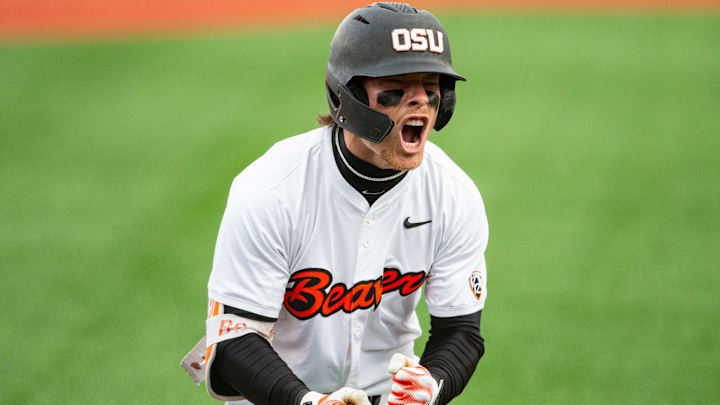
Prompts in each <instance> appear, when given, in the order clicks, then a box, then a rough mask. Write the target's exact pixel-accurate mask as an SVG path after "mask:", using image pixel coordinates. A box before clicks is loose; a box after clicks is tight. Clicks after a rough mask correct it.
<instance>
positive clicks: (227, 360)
mask: <svg viewBox="0 0 720 405" xmlns="http://www.w3.org/2000/svg"><path fill="white" fill-rule="evenodd" d="M236 311H240V310H237V309H236V308H231V307H225V312H226V313H238V312H236ZM247 314H248V313H243V315H244V316H246V317H248V316H247ZM251 315H252V314H251ZM256 316H259V315H256ZM248 318H250V317H248ZM251 319H252V318H251ZM216 350H217V352H216V354H215V360H214V361H213V364H212V368H211V370H210V371H211V373H212V381H213V390H214V391H215V392H217V393H219V394H225V395H232V394H237V393H242V394H243V396H245V398H247V399H248V400H249V401H250V402H252V403H254V404H256V405H298V404H299V403H300V400H301V399H302V397H303V396H304V395H305V394H306V393H307V392H309V391H310V390H309V389H308V388H307V386H306V385H305V384H304V383H303V382H302V381H300V379H299V378H297V376H295V374H294V373H293V372H292V370H290V367H288V365H287V364H286V363H285V362H284V361H283V360H282V359H281V358H280V356H279V355H278V354H277V352H275V350H274V349H273V348H272V347H271V346H270V343H268V341H267V340H265V339H264V338H262V337H261V336H260V335H258V334H256V333H249V334H247V335H243V336H240V337H237V338H234V339H230V340H225V341H222V342H220V343H218V344H217V348H216Z"/></svg>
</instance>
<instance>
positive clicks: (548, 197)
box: [0, 0, 720, 405]
mask: <svg viewBox="0 0 720 405" xmlns="http://www.w3.org/2000/svg"><path fill="white" fill-rule="evenodd" d="M367 3H369V2H358V1H332V2H331V1H316V2H312V3H298V4H296V3H292V2H290V1H285V0H282V1H276V2H273V3H269V2H267V3H266V2H260V1H246V2H245V1H244V2H237V1H229V0H212V1H210V0H207V1H204V2H200V1H196V0H177V1H169V0H156V1H150V2H147V1H144V2H140V1H135V0H122V1H116V2H112V3H110V2H108V4H102V3H101V2H98V1H91V0H75V1H73V0H56V1H50V0H0V142H1V143H0V184H2V194H1V197H0V219H1V226H0V257H1V258H2V261H1V262H0V263H1V265H2V282H1V283H0V304H2V308H3V309H4V310H3V311H2V313H1V314H0V322H1V325H2V333H0V345H2V347H4V348H5V350H4V351H5V354H4V355H3V356H2V357H3V366H2V367H0V403H3V404H26V403H40V404H42V403H53V404H79V403H80V404H82V403H96V402H102V403H112V404H115V403H117V404H131V403H138V404H141V403H182V404H185V403H207V404H211V403H217V402H216V401H214V400H211V399H210V398H209V397H208V396H207V394H206V393H205V391H204V388H203V387H197V386H195V385H193V383H192V382H191V380H190V379H189V378H188V377H187V375H186V374H185V371H184V370H183V369H182V368H181V367H180V366H179V362H180V359H181V358H182V356H183V355H184V354H185V353H186V351H187V350H189V349H190V348H191V347H192V346H193V345H194V344H195V342H196V341H197V339H198V338H199V337H201V336H202V334H203V333H204V318H205V312H206V303H207V301H206V293H207V291H206V283H207V278H208V275H209V273H210V268H211V263H212V254H213V248H214V243H215V237H216V233H217V230H218V226H219V223H220V219H221V216H222V213H223V210H224V207H225V202H226V198H227V193H228V191H229V186H230V183H231V181H232V179H233V177H234V176H235V175H236V174H237V173H239V172H240V171H241V170H242V169H243V168H244V167H245V166H247V165H248V164H249V163H250V162H252V161H253V160H254V159H255V158H257V157H258V156H259V155H261V154H262V153H264V151H265V150H266V149H267V148H268V147H270V146H271V145H272V144H273V143H275V142H277V141H278V140H280V139H283V138H286V137H288V136H292V135H295V134H298V133H301V132H305V131H307V130H311V129H313V128H315V127H316V126H317V124H316V123H315V117H316V116H317V114H319V113H324V112H326V111H327V105H326V100H325V95H324V90H323V81H324V72H325V61H326V58H327V54H328V48H329V43H330V38H331V36H332V34H333V32H334V29H335V27H336V26H337V24H338V23H339V21H340V19H341V18H342V17H343V16H344V15H346V14H347V13H349V12H350V11H351V10H352V9H354V8H356V7H360V6H364V5H366V4H367ZM414 4H415V5H418V6H421V7H422V8H427V9H429V10H430V11H432V12H434V14H436V15H437V16H438V17H439V18H440V20H441V21H442V22H443V24H444V25H445V28H446V30H447V32H448V35H449V37H450V38H451V43H452V50H453V56H454V63H455V68H456V70H457V71H458V72H460V73H461V74H462V75H464V76H465V77H467V78H468V79H469V80H468V82H467V83H460V84H459V85H458V98H459V99H458V105H457V109H456V112H455V116H454V119H453V120H452V122H451V123H450V124H449V126H448V127H447V128H446V129H444V130H443V131H442V132H441V133H435V134H433V136H432V137H431V140H432V141H434V142H435V143H437V144H439V145H440V146H441V147H442V148H444V149H445V151H446V152H448V154H449V155H450V156H451V157H452V158H453V159H454V160H455V161H456V162H457V163H458V164H459V165H460V166H461V167H462V168H464V169H465V170H466V172H467V173H468V174H469V175H470V176H471V177H472V178H473V179H474V181H475V183H476V184H477V185H478V187H479V188H480V190H481V192H482V194H483V196H484V199H485V203H486V208H487V212H488V218H489V222H490V244H489V247H488V251H487V261H488V278H489V281H488V285H489V299H488V301H487V305H486V308H485V310H484V316H483V325H482V334H483V336H484V337H485V339H486V347H487V352H486V355H485V357H484V358H483V359H482V360H481V362H480V364H479V367H478V369H477V371H476V373H475V376H474V377H473V379H472V381H471V383H470V385H469V386H468V387H467V388H466V390H465V392H464V393H463V394H462V396H460V397H459V398H458V399H456V400H454V401H453V402H452V403H453V404H457V405H462V404H465V405H475V404H530V403H533V404H546V403H579V404H607V403H623V404H625V403H627V404H648V403H654V404H700V403H704V404H711V403H718V402H720V363H719V362H718V359H720V338H719V336H720V326H718V325H720V314H719V311H718V310H719V309H720V294H719V292H720V2H719V1H702V0H698V1H680V0H678V1H676V2H672V1H659V0H658V1H649V0H634V1H631V2H624V1H601V0H594V1H593V0H583V1H581V2H571V1H551V0H493V1H470V0H466V1H422V2H416V3H414ZM419 312H421V316H420V317H421V319H422V320H423V322H424V325H425V329H426V330H427V321H428V319H427V315H426V310H425V308H424V306H423V307H421V308H420V309H419ZM424 341H425V337H423V339H421V340H420V341H419V342H417V345H416V352H418V353H419V352H421V351H422V348H423V347H424Z"/></svg>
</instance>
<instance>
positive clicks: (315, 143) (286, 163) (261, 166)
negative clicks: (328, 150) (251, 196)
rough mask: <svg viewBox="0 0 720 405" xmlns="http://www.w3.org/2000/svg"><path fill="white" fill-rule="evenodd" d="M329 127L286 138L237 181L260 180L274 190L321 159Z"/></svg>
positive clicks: (247, 168) (248, 168) (244, 172)
mask: <svg viewBox="0 0 720 405" xmlns="http://www.w3.org/2000/svg"><path fill="white" fill-rule="evenodd" d="M326 135H327V127H322V128H317V129H314V130H312V131H309V132H306V133H304V134H300V135H296V136H293V137H290V138H286V139H283V140H282V141H279V142H277V143H275V144H274V145H273V146H271V147H270V149H268V150H267V152H265V154H263V155H262V156H260V157H259V158H258V159H257V160H255V161H254V162H252V163H251V164H250V165H249V166H248V167H246V168H245V170H243V171H242V172H241V173H240V174H239V175H238V176H237V177H236V178H235V181H234V182H242V181H245V180H248V181H251V182H252V181H254V182H258V183H260V184H262V185H264V187H266V188H270V189H273V188H275V187H277V186H278V185H279V184H280V183H282V182H283V181H284V180H286V179H287V177H288V176H290V175H292V174H293V173H294V172H296V171H297V170H298V169H299V168H301V167H302V166H303V165H304V164H307V162H308V161H310V160H315V159H318V155H319V154H320V152H321V149H322V145H323V140H324V138H325V136H326Z"/></svg>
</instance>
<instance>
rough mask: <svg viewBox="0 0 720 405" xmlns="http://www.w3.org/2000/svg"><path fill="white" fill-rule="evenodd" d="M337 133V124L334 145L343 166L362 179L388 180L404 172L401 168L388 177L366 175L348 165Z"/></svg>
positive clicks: (338, 128) (338, 131)
mask: <svg viewBox="0 0 720 405" xmlns="http://www.w3.org/2000/svg"><path fill="white" fill-rule="evenodd" d="M339 133H340V127H339V126H336V127H335V147H337V151H338V154H339V155H340V159H341V160H342V161H343V163H344V164H345V167H347V168H348V170H350V171H351V172H352V174H354V175H356V176H358V177H360V178H361V179H363V180H367V181H375V182H382V181H389V180H394V179H397V178H398V177H400V176H402V175H403V174H404V173H405V170H402V171H399V172H397V173H395V174H393V175H392V176H388V177H370V176H366V175H364V174H362V173H360V172H358V171H357V170H355V169H353V167H352V166H350V163H348V161H347V160H345V155H343V153H342V149H340V135H339Z"/></svg>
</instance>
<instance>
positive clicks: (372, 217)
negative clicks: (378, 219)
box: [365, 215, 375, 225]
mask: <svg viewBox="0 0 720 405" xmlns="http://www.w3.org/2000/svg"><path fill="white" fill-rule="evenodd" d="M365 222H367V224H368V225H372V223H373V222H375V217H374V216H372V215H370V216H368V217H367V220H366V221H365Z"/></svg>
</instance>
